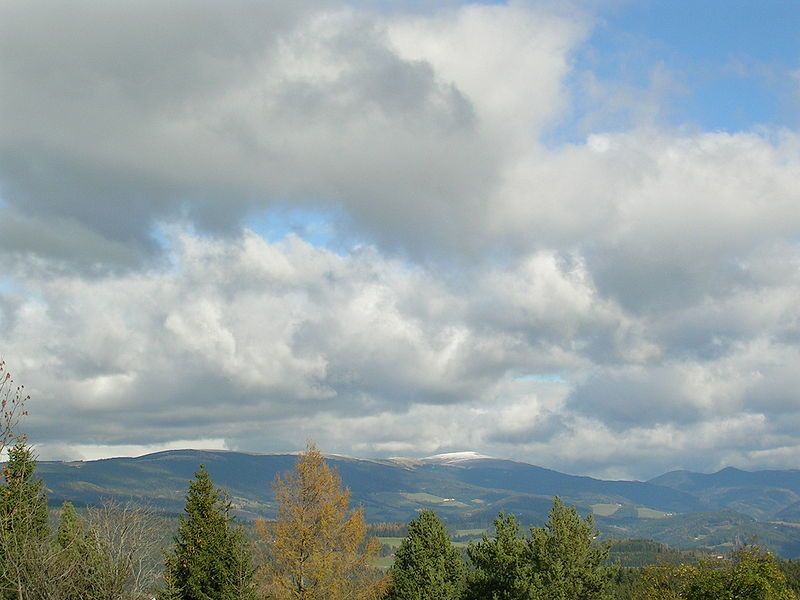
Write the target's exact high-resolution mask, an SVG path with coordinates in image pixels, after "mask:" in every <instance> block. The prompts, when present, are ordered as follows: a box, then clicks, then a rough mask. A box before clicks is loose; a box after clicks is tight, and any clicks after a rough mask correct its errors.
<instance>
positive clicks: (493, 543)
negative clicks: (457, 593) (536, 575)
mask: <svg viewBox="0 0 800 600" xmlns="http://www.w3.org/2000/svg"><path fill="white" fill-rule="evenodd" d="M494 529H495V534H494V537H492V538H490V537H488V536H486V535H484V536H483V540H481V541H480V542H476V543H473V544H470V546H469V549H468V550H467V556H468V557H469V560H470V563H471V564H472V569H471V570H470V571H469V572H468V575H467V588H466V591H465V594H464V598H465V600H484V599H486V598H489V599H492V600H529V599H530V598H532V597H535V596H534V592H533V591H532V589H531V588H532V586H533V565H532V564H531V562H530V560H529V554H528V551H529V546H528V543H527V542H526V540H525V539H524V538H523V537H521V535H520V526H519V523H518V522H517V519H516V518H515V517H514V515H504V514H502V513H501V514H500V515H499V516H498V517H497V518H496V519H495V521H494Z"/></svg>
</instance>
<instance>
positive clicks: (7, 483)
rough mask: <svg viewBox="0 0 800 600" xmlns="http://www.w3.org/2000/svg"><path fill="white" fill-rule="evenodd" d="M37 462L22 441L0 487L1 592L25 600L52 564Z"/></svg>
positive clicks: (11, 453)
mask: <svg viewBox="0 0 800 600" xmlns="http://www.w3.org/2000/svg"><path fill="white" fill-rule="evenodd" d="M35 471H36V459H35V457H34V454H33V450H32V449H31V448H30V446H28V445H27V444H26V443H25V441H24V439H23V438H20V439H18V440H17V442H16V443H15V444H14V445H13V446H12V447H11V449H10V450H9V453H8V462H7V463H6V465H5V467H4V469H3V478H4V483H3V485H2V486H0V555H1V556H2V561H0V589H1V590H2V593H3V596H4V597H6V598H25V597H27V596H30V595H31V594H30V593H29V592H30V591H31V590H33V589H34V588H35V585H34V581H38V580H40V578H41V577H42V574H43V573H44V572H45V571H46V569H47V567H49V566H50V564H52V558H53V556H52V553H51V552H50V549H51V548H50V540H49V528H48V524H47V518H48V515H47V498H46V496H45V493H44V484H43V482H42V481H41V480H40V479H37V478H36V477H35Z"/></svg>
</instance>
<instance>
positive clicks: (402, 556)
mask: <svg viewBox="0 0 800 600" xmlns="http://www.w3.org/2000/svg"><path fill="white" fill-rule="evenodd" d="M391 575H392V583H391V591H390V592H389V596H388V598H389V599H390V600H455V599H457V598H459V597H460V596H461V591H462V584H463V579H464V565H463V563H462V561H461V555H460V554H459V552H458V550H456V548H454V547H453V544H452V543H451V542H450V538H449V537H448V535H447V529H445V526H444V524H443V523H442V522H441V521H440V520H439V518H438V517H437V516H436V513H434V512H433V511H431V510H424V511H422V512H421V513H420V514H419V516H418V517H417V518H416V519H414V520H412V521H411V522H410V523H409V524H408V535H407V536H406V538H405V539H404V540H403V542H402V543H401V544H400V547H399V548H398V549H397V552H396V553H395V561H394V565H393V566H392V569H391Z"/></svg>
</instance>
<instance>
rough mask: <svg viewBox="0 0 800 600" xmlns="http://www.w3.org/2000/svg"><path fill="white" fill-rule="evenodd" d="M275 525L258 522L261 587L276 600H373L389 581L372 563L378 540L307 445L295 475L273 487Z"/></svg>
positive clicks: (336, 477)
mask: <svg viewBox="0 0 800 600" xmlns="http://www.w3.org/2000/svg"><path fill="white" fill-rule="evenodd" d="M273 488H274V491H275V500H276V502H277V504H278V514H277V519H276V521H274V522H268V521H264V520H261V521H258V522H257V524H256V526H257V530H258V533H259V536H260V537H261V539H262V541H264V542H265V544H266V547H267V551H268V555H269V556H268V559H267V561H266V563H265V565H264V567H263V571H262V585H263V586H264V590H263V591H264V592H265V594H266V596H267V597H268V598H274V599H275V600H323V599H324V600H377V599H379V598H382V597H383V596H384V595H385V593H386V588H387V585H388V582H387V578H386V577H385V576H383V575H382V574H381V573H380V572H379V571H378V570H377V569H375V568H374V567H373V565H372V562H373V560H374V558H375V557H376V556H377V553H378V549H379V548H378V546H379V545H378V541H377V540H376V539H374V538H373V539H367V535H366V533H367V529H366V523H365V521H364V511H363V509H362V508H360V507H359V508H356V509H355V510H352V511H351V510H350V507H349V505H350V492H349V490H347V489H346V488H344V487H343V486H342V482H341V479H340V478H339V474H338V472H337V471H336V470H335V469H333V468H331V467H330V466H328V464H327V463H326V462H325V459H324V457H323V456H322V453H321V452H320V451H319V450H318V449H317V448H316V446H314V445H313V444H309V445H308V447H307V448H306V451H305V452H303V453H302V454H300V456H299V457H298V459H297V463H296V465H295V468H294V470H293V471H290V472H288V473H285V474H284V475H283V476H281V475H278V476H277V477H276V478H275V483H274V484H273Z"/></svg>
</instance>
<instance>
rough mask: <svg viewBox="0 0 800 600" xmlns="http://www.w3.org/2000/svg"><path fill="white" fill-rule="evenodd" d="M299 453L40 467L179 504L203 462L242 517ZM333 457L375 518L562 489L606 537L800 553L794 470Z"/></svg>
mask: <svg viewBox="0 0 800 600" xmlns="http://www.w3.org/2000/svg"><path fill="white" fill-rule="evenodd" d="M295 460H296V456H295V455H292V454H250V453H242V452H232V451H219V450H170V451H165V452H157V453H154V454H148V455H145V456H140V457H137V458H110V459H103V460H93V461H74V462H56V461H44V462H41V463H39V473H40V474H41V476H42V477H43V479H44V480H45V483H46V486H47V489H48V494H49V498H50V501H51V503H52V504H60V503H61V502H63V501H65V500H70V501H72V502H74V503H76V504H84V505H88V504H97V503H99V502H101V501H102V500H103V499H104V498H116V499H122V500H133V501H135V502H142V503H147V504H150V505H152V506H154V507H156V508H158V509H161V510H164V511H167V512H175V513H177V512H180V511H181V509H182V507H183V500H184V494H185V492H186V487H187V483H188V481H189V479H191V478H192V476H193V473H194V472H195V471H196V470H197V468H198V466H199V465H200V464H204V465H205V466H206V467H207V469H208V470H209V472H210V474H211V476H212V478H213V479H214V481H215V482H216V483H217V484H218V485H220V486H222V487H223V488H225V489H226V490H227V492H228V493H229V495H230V497H231V500H232V502H233V505H234V506H235V508H236V510H237V513H238V514H239V515H240V516H241V517H242V518H245V519H247V518H253V517H256V516H264V517H267V518H269V517H271V516H272V515H274V512H275V504H274V499H273V495H272V489H271V483H272V481H273V480H274V479H275V476H276V475H277V474H278V473H281V472H284V471H287V470H290V469H291V468H292V467H293V465H294V463H295ZM327 460H328V462H329V463H330V464H332V465H333V466H335V467H336V468H337V469H338V471H339V473H340V475H341V477H342V480H343V482H344V484H345V485H346V486H348V487H349V488H350V490H351V494H352V500H353V502H354V503H357V504H361V505H362V506H363V507H364V509H365V512H366V516H367V519H368V520H369V521H372V522H382V521H390V522H406V521H408V520H410V519H411V518H413V516H414V515H415V514H416V512H417V511H418V510H420V509H422V508H433V509H434V510H436V512H437V513H438V514H439V515H440V516H442V518H444V519H445V520H446V521H447V522H448V523H449V524H451V525H452V526H454V527H461V528H479V529H480V528H486V527H488V526H489V525H490V524H491V522H492V520H493V519H494V517H496V516H497V514H498V513H499V512H501V511H503V512H513V513H515V514H516V515H517V516H518V517H519V518H520V519H521V520H522V521H523V522H525V523H529V524H540V523H542V522H543V521H544V520H545V519H546V518H547V512H548V510H549V509H550V506H551V503H552V498H553V496H556V495H558V496H560V497H561V498H562V499H564V500H565V501H567V502H569V503H572V504H574V505H576V506H577V507H578V509H579V511H581V512H582V513H584V514H588V513H592V514H593V515H594V517H595V520H596V523H597V526H598V529H599V530H600V532H601V533H602V534H603V535H604V536H605V537H608V538H617V539H630V538H649V539H654V540H656V541H659V542H663V543H666V544H669V545H671V546H675V547H709V548H715V549H719V550H724V549H725V548H727V547H730V546H732V545H734V544H736V543H742V542H752V541H756V542H759V543H762V544H763V545H765V546H768V547H770V548H772V549H774V550H776V551H778V552H779V553H780V554H782V555H784V556H789V557H795V556H800V471H797V470H784V471H742V470H739V469H733V468H727V469H723V470H722V471H719V472H717V473H712V474H702V473H693V472H690V471H674V472H670V473H666V474H664V475H661V476H659V477H656V478H654V479H651V480H649V481H608V480H602V479H595V478H592V477H583V476H577V475H568V474H565V473H560V472H558V471H554V470H551V469H546V468H543V467H538V466H535V465H531V464H527V463H522V462H516V461H511V460H503V459H496V458H490V457H486V456H482V455H479V454H476V453H469V452H467V453H452V454H443V455H437V456H433V457H429V458H426V459H401V458H397V459H380V460H374V459H358V458H351V457H344V456H335V455H334V456H328V457H327Z"/></svg>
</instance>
